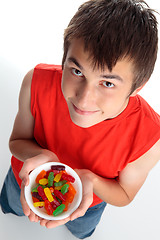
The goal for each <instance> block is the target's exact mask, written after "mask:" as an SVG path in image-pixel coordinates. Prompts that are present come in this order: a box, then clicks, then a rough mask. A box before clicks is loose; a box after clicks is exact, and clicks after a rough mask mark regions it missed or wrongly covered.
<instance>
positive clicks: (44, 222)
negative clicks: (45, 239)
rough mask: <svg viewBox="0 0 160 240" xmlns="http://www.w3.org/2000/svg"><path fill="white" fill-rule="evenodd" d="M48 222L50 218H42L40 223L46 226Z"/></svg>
mask: <svg viewBox="0 0 160 240" xmlns="http://www.w3.org/2000/svg"><path fill="white" fill-rule="evenodd" d="M47 222H48V220H46V219H42V218H41V219H40V225H41V226H43V227H44V226H46V223H47Z"/></svg>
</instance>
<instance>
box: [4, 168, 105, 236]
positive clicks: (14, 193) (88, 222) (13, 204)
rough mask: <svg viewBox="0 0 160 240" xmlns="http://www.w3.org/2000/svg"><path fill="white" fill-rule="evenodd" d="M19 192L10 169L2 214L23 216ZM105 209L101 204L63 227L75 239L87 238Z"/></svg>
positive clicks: (6, 181)
mask: <svg viewBox="0 0 160 240" xmlns="http://www.w3.org/2000/svg"><path fill="white" fill-rule="evenodd" d="M20 192H21V190H20V188H19V185H18V183H17V181H16V179H15V176H14V174H13V171H12V168H11V167H10V169H9V171H8V174H7V176H6V178H5V181H4V184H3V187H2V191H1V195H0V205H1V208H2V211H3V213H5V214H6V213H13V214H15V215H18V216H24V213H23V209H22V206H21V202H20ZM105 207H106V203H105V202H102V203H100V204H98V205H96V206H94V207H91V208H88V210H87V212H86V213H85V215H84V216H83V217H79V218H77V219H75V220H74V221H69V222H68V223H66V224H65V225H66V227H67V228H68V230H69V231H70V232H71V233H72V234H73V235H74V236H76V237H77V238H80V239H84V238H86V237H89V236H91V235H92V233H93V232H94V230H95V228H96V226H97V224H98V223H99V221H100V219H101V216H102V213H103V211H104V209H105Z"/></svg>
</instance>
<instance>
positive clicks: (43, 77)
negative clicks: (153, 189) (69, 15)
mask: <svg viewBox="0 0 160 240" xmlns="http://www.w3.org/2000/svg"><path fill="white" fill-rule="evenodd" d="M157 45H158V37H157V22H156V18H155V16H154V15H153V11H152V10H151V9H149V7H148V6H147V5H146V4H145V2H143V1H136V0H91V1H88V2H86V3H84V4H83V5H82V6H81V7H80V8H79V10H78V12H77V13H76V14H75V16H74V17H73V19H72V20H71V22H70V23H69V26H68V28H67V29H66V30H65V34H64V56H63V61H62V69H63V71H62V69H61V66H56V65H46V64H40V65H38V66H36V68H35V69H34V70H31V71H30V72H29V73H28V74H27V75H26V76H25V78H24V81H23V83H22V87H21V91H20V97H19V111H18V114H17V116H16V119H15V123H14V127H13V131H12V134H11V137H10V142H9V146H10V150H11V152H12V154H13V157H12V160H11V163H12V168H10V170H9V173H8V175H7V177H6V180H5V183H4V186H3V189H2V192H1V207H2V210H3V212H4V213H8V212H11V213H13V214H17V215H24V214H25V215H26V216H28V217H29V219H30V221H35V222H38V221H40V224H41V225H42V226H46V227H47V228H52V227H56V226H58V225H61V224H66V226H67V227H68V229H69V230H70V231H71V232H72V233H73V234H74V235H75V236H76V237H78V238H80V239H83V238H86V237H88V236H90V235H91V234H92V233H93V232H94V230H95V227H96V225H97V224H98V222H99V220H100V217H101V215H102V213H103V210H104V208H105V206H106V203H109V204H112V205H115V206H125V205H127V204H129V203H130V202H131V201H132V200H133V199H134V197H135V195H136V193H137V192H138V191H139V189H140V188H141V186H142V185H143V183H144V181H145V179H146V177H147V175H148V173H149V171H150V170H151V169H152V168H153V167H154V166H155V164H156V163H157V162H158V160H159V159H160V116H159V115H158V114H157V113H156V112H155V111H154V110H153V109H152V108H151V107H150V106H149V105H148V104H147V103H146V101H145V100H144V99H143V98H142V97H140V96H139V95H137V93H138V92H139V91H140V89H141V88H142V87H143V86H144V85H145V83H146V82H147V81H148V79H149V78H150V76H151V74H152V72H153V69H154V64H155V61H156V57H157ZM48 161H61V162H62V163H66V164H67V165H70V166H71V167H72V168H74V169H75V168H76V169H77V170H76V171H77V173H78V174H79V176H80V178H81V180H82V185H83V198H82V202H81V205H80V206H79V208H78V209H77V210H76V211H75V212H74V213H73V214H72V215H71V216H70V217H68V218H66V219H65V220H60V221H47V220H44V219H40V218H39V217H38V216H36V215H35V214H34V213H33V212H32V211H31V210H30V209H29V207H28V205H27V203H26V201H25V197H24V186H25V185H27V184H28V183H29V180H28V175H29V173H30V171H32V170H33V169H34V168H36V167H37V166H39V165H41V164H43V163H45V162H48ZM20 187H21V190H20ZM8 193H9V194H8ZM20 195H21V196H20ZM19 196H20V200H21V202H20V200H19ZM13 202H14V204H13ZM15 203H16V204H15ZM70 220H71V221H70Z"/></svg>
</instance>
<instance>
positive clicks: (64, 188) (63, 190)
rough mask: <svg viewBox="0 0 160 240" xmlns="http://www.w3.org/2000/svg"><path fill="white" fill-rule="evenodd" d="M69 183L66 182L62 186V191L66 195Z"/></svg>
mask: <svg viewBox="0 0 160 240" xmlns="http://www.w3.org/2000/svg"><path fill="white" fill-rule="evenodd" d="M68 188H69V185H68V184H64V185H63V187H62V188H61V193H62V194H63V195H64V194H65V193H67V192H68Z"/></svg>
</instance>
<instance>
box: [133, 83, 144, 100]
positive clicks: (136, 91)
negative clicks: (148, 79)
mask: <svg viewBox="0 0 160 240" xmlns="http://www.w3.org/2000/svg"><path fill="white" fill-rule="evenodd" d="M145 84H146V83H144V84H143V85H142V86H140V87H138V88H136V90H134V92H133V93H132V94H131V95H130V96H131V97H134V96H136V95H137V93H138V92H139V91H140V90H141V89H142V88H143V87H144V85H145Z"/></svg>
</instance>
